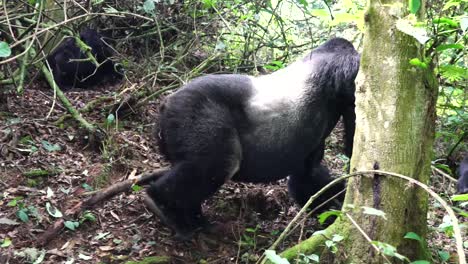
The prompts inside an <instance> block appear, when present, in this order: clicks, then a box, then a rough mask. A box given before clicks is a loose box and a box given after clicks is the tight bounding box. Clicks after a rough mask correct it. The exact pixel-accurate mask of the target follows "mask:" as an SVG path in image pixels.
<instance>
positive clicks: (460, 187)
mask: <svg viewBox="0 0 468 264" xmlns="http://www.w3.org/2000/svg"><path fill="white" fill-rule="evenodd" d="M458 174H459V175H458V182H457V191H458V192H459V193H468V155H467V156H465V158H464V159H463V160H462V162H461V163H460V167H459V168H458Z"/></svg>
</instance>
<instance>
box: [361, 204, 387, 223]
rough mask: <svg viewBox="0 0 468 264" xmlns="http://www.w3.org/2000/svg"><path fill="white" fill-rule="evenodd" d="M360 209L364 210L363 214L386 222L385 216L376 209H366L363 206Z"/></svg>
mask: <svg viewBox="0 0 468 264" xmlns="http://www.w3.org/2000/svg"><path fill="white" fill-rule="evenodd" d="M362 209H364V211H363V213H364V214H367V215H375V216H380V217H382V218H383V219H385V220H387V217H386V216H385V212H384V211H381V210H378V209H375V208H372V207H367V206H363V207H362Z"/></svg>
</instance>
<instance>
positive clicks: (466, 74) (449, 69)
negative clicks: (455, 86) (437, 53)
mask: <svg viewBox="0 0 468 264" xmlns="http://www.w3.org/2000/svg"><path fill="white" fill-rule="evenodd" d="M439 71H440V73H441V75H442V77H443V78H445V79H447V80H448V81H450V82H457V81H463V80H464V79H466V78H468V69H466V68H462V67H459V66H456V65H448V64H447V65H443V66H441V67H440V68H439Z"/></svg>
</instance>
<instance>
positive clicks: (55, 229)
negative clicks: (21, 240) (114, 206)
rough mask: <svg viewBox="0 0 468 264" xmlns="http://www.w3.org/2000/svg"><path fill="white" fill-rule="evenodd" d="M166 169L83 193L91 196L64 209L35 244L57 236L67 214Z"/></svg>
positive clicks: (127, 188)
mask: <svg viewBox="0 0 468 264" xmlns="http://www.w3.org/2000/svg"><path fill="white" fill-rule="evenodd" d="M168 170H169V167H163V168H161V169H157V170H153V171H150V172H146V173H142V174H140V175H138V176H137V177H135V178H134V179H128V180H125V181H122V182H118V183H115V184H113V185H111V186H109V187H107V188H105V189H103V190H99V191H95V192H92V193H85V194H83V195H85V196H91V197H89V198H86V199H84V200H81V201H79V202H78V203H76V204H75V205H73V207H71V208H69V209H67V210H65V217H64V218H60V219H58V220H57V221H55V222H54V223H53V224H52V225H51V226H49V228H47V230H46V231H45V232H44V233H42V235H40V236H39V237H38V238H37V239H36V245H37V246H45V245H46V244H47V243H49V242H50V241H52V240H53V239H54V238H55V237H57V236H58V235H59V234H60V231H61V230H62V229H63V227H64V223H65V218H66V217H67V216H68V217H73V216H75V215H77V214H80V213H81V212H83V211H84V210H85V209H90V208H92V207H94V206H95V205H96V204H98V203H100V202H103V201H106V200H108V199H110V198H112V197H113V196H115V195H117V194H119V193H122V192H125V191H128V190H130V188H131V187H132V185H134V184H138V185H144V184H148V183H149V182H150V181H153V180H156V179H157V178H159V177H161V176H162V175H164V173H165V172H167V171H168ZM150 210H151V211H153V209H152V208H150Z"/></svg>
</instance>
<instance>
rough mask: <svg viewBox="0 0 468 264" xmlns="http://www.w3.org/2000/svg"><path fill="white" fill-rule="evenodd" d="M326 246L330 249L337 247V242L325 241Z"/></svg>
mask: <svg viewBox="0 0 468 264" xmlns="http://www.w3.org/2000/svg"><path fill="white" fill-rule="evenodd" d="M325 246H327V247H328V248H331V247H333V246H335V242H333V241H332V240H327V241H325Z"/></svg>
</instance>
